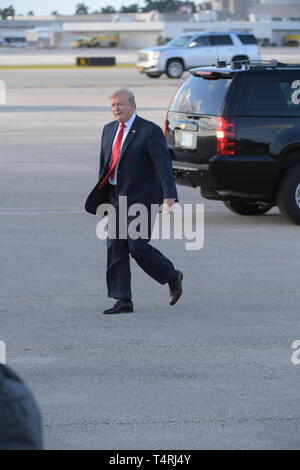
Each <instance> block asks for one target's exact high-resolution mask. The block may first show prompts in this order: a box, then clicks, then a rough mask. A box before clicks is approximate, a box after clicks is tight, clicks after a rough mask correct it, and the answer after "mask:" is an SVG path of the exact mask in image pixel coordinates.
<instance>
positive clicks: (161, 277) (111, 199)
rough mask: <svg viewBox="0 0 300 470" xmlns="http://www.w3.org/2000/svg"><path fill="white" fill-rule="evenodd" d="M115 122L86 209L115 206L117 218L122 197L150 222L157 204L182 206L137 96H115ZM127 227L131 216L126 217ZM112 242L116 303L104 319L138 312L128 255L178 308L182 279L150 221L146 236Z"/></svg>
mask: <svg viewBox="0 0 300 470" xmlns="http://www.w3.org/2000/svg"><path fill="white" fill-rule="evenodd" d="M110 98H111V106H112V112H113V115H114V117H115V119H116V120H115V121H113V122H110V123H109V124H106V125H105V126H104V129H103V134H102V141H101V153H100V171H99V181H98V183H97V185H96V186H95V188H94V189H93V191H92V192H91V194H90V195H89V197H88V199H87V201H86V205H85V207H86V210H87V211H88V212H89V213H92V214H96V213H97V210H98V208H99V206H100V205H101V204H103V203H110V204H112V205H113V207H114V208H115V210H116V212H117V214H118V212H119V211H120V204H119V201H120V199H119V198H120V196H126V197H127V205H128V207H130V206H132V205H133V204H136V203H140V204H143V205H144V206H145V207H146V208H147V211H148V215H149V221H150V214H151V207H152V205H153V204H156V205H158V204H159V205H161V204H162V203H163V204H164V206H165V207H167V208H168V209H169V208H170V207H171V206H172V205H173V204H174V203H175V202H176V201H177V191H176V186H175V181H174V176H173V172H172V162H171V158H170V154H169V152H168V149H167V145H166V141H165V138H164V135H163V132H162V130H161V129H160V127H159V126H157V125H156V124H154V123H153V122H150V121H147V120H145V119H142V118H141V117H140V116H138V115H137V114H136V112H135V110H136V104H135V99H134V95H133V93H132V92H131V91H130V90H128V89H121V90H118V91H116V92H115V93H114V94H113V95H112V96H111V97H110ZM126 217H127V218H126V226H127V227H128V225H129V223H130V221H131V220H132V217H129V216H126ZM119 231H120V227H119V226H117V227H116V236H115V237H110V236H109V237H108V238H107V250H108V252H107V254H108V256H107V271H106V280H107V287H108V297H112V298H114V299H116V300H117V302H116V304H115V305H114V306H113V307H112V308H110V309H108V310H105V311H104V312H103V313H105V314H116V313H125V312H132V311H133V303H132V294H131V273H130V260H129V255H131V256H132V258H134V259H135V260H136V262H137V263H138V265H139V266H140V267H141V268H142V269H143V270H144V271H145V272H146V273H147V274H149V276H151V277H152V278H153V279H155V280H156V281H158V282H159V283H160V284H166V283H168V285H169V293H170V304H171V305H174V304H175V303H176V302H177V300H178V299H179V297H180V296H181V293H182V278H183V275H182V273H181V272H180V271H178V270H176V269H175V268H174V266H173V264H172V263H171V261H170V260H168V259H167V258H166V257H165V256H164V255H163V254H162V253H160V252H159V251H158V250H157V249H156V248H154V247H152V246H151V245H150V244H149V241H150V238H151V221H150V223H149V231H148V233H147V237H145V238H144V237H139V238H137V239H133V238H132V237H130V236H129V234H127V237H126V238H125V239H124V238H122V237H120V236H119Z"/></svg>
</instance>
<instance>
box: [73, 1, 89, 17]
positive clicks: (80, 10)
mask: <svg viewBox="0 0 300 470" xmlns="http://www.w3.org/2000/svg"><path fill="white" fill-rule="evenodd" d="M75 9H76V10H75V15H88V13H89V7H87V6H86V5H85V4H84V3H77V5H76V7H75Z"/></svg>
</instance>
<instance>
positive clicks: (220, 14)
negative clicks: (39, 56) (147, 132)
mask: <svg viewBox="0 0 300 470" xmlns="http://www.w3.org/2000/svg"><path fill="white" fill-rule="evenodd" d="M196 3H197V11H196V12H195V13H192V12H188V11H186V12H184V13H183V12H178V13H158V12H157V11H151V12H148V13H111V14H91V15H67V16H63V15H57V16H48V17H37V16H16V17H14V18H10V19H8V20H2V21H0V44H1V38H2V43H3V41H6V43H7V42H12V41H19V42H23V43H24V42H25V41H26V43H27V44H29V45H32V46H36V47H44V48H68V47H70V45H71V43H72V42H73V41H75V40H76V39H78V38H79V37H92V36H95V35H116V36H118V38H119V40H120V41H119V42H120V47H123V48H136V49H139V48H142V47H148V46H153V45H155V44H156V43H157V41H158V39H159V38H160V39H162V38H174V37H175V36H178V35H179V34H181V33H184V32H188V31H197V32H198V31H226V30H229V31H236V30H239V31H241V30H243V31H249V32H252V33H253V34H254V35H255V36H256V37H257V38H258V40H259V41H260V43H261V44H263V45H277V46H282V45H284V44H286V43H287V40H286V38H287V37H291V38H295V37H298V36H299V39H300V0H211V1H200V0H198V1H196ZM291 42H292V43H293V42H294V43H295V45H296V44H297V41H293V40H291Z"/></svg>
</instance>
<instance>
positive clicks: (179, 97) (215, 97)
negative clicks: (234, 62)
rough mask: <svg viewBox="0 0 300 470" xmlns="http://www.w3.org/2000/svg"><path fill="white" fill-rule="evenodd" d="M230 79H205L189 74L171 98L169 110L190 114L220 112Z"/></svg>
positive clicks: (216, 113)
mask: <svg viewBox="0 0 300 470" xmlns="http://www.w3.org/2000/svg"><path fill="white" fill-rule="evenodd" d="M230 84H231V79H224V78H221V79H219V80H206V79H203V78H201V77H194V76H193V75H190V76H189V77H188V78H187V79H186V81H185V82H184V83H183V85H181V87H180V88H179V90H178V91H177V93H176V95H175V98H174V99H173V101H172V103H171V106H170V111H176V112H179V113H192V114H211V115H213V116H216V115H218V114H219V113H220V111H221V109H222V105H223V102H224V98H225V96H226V94H227V91H228V89H229V86H230Z"/></svg>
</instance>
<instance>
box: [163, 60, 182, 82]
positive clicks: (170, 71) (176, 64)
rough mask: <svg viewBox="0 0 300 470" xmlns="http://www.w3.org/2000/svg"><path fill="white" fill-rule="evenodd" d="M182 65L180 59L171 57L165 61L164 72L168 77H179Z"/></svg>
mask: <svg viewBox="0 0 300 470" xmlns="http://www.w3.org/2000/svg"><path fill="white" fill-rule="evenodd" d="M183 71H184V67H183V63H182V62H181V60H178V59H171V60H169V62H168V63H167V69H166V74H167V75H168V77H169V78H180V77H181V75H182V74H183Z"/></svg>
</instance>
